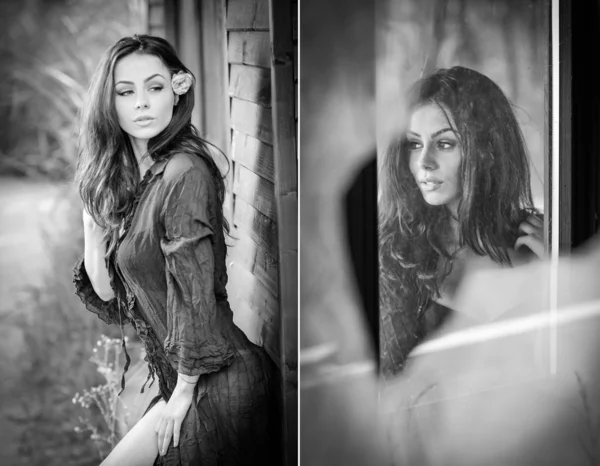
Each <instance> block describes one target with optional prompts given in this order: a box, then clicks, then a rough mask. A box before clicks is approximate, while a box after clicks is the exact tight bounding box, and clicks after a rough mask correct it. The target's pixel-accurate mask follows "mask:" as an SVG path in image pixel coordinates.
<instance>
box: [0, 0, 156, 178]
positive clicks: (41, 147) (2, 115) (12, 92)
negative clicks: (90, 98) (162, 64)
mask: <svg viewBox="0 0 600 466" xmlns="http://www.w3.org/2000/svg"><path fill="white" fill-rule="evenodd" d="M144 2H145V0H127V1H122V0H52V1H50V0H45V1H44V0H27V1H16V0H3V1H2V9H3V15H2V18H1V19H0V66H2V69H3V70H6V72H5V73H2V74H1V75H0V85H1V86H2V89H3V92H2V93H0V108H1V109H2V111H0V124H1V125H2V128H3V131H2V133H1V137H0V171H1V172H4V173H18V174H24V175H28V176H46V177H51V178H54V179H64V178H69V177H70V176H72V173H73V169H74V163H75V161H76V138H75V132H76V128H75V125H76V121H77V114H78V112H79V109H80V108H81V105H82V102H83V98H84V95H85V91H86V88H87V85H88V82H89V79H90V77H91V75H92V73H93V71H94V69H95V67H96V64H97V63H98V61H99V58H100V56H101V54H102V52H103V51H104V50H106V49H107V48H108V47H109V46H110V45H112V44H113V43H114V42H115V41H116V40H118V39H119V38H121V37H123V36H127V35H131V34H132V33H134V32H143V30H142V27H141V25H140V20H139V18H140V17H141V15H140V12H141V11H142V10H143V7H144Z"/></svg>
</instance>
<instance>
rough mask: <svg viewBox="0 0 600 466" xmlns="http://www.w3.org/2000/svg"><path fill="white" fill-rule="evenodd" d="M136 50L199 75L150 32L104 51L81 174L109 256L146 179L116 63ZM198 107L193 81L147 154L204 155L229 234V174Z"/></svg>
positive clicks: (91, 94) (84, 121)
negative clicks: (127, 123) (125, 115)
mask: <svg viewBox="0 0 600 466" xmlns="http://www.w3.org/2000/svg"><path fill="white" fill-rule="evenodd" d="M133 53H137V54H145V55H153V56H156V57H158V58H159V59H160V60H161V61H162V62H163V64H164V65H165V66H166V68H167V69H168V70H169V71H170V72H171V74H175V73H177V72H179V71H183V72H187V73H189V74H190V75H191V76H192V77H193V74H192V73H191V71H190V70H189V69H188V68H186V67H185V65H184V64H183V63H182V62H181V60H179V58H178V57H177V53H176V52H175V49H174V48H173V47H172V46H171V44H169V42H167V41H166V40H165V39H162V38H160V37H155V36H149V35H134V36H133V37H125V38H123V39H120V40H119V41H118V42H117V43H116V44H114V45H113V46H112V47H110V48H109V49H108V50H107V51H106V52H105V53H104V55H103V56H102V59H101V60H100V63H99V64H98V67H97V68H96V70H95V72H94V75H93V77H92V80H91V83H90V87H89V89H88V93H87V96H86V101H85V104H84V106H83V108H82V111H81V114H80V127H79V148H78V149H79V154H78V155H79V157H78V161H77V170H76V176H75V180H76V182H77V183H78V187H79V194H80V196H81V199H82V200H83V203H84V206H85V208H86V210H87V211H88V212H89V214H90V215H91V216H92V217H93V218H94V220H95V221H96V223H97V224H98V225H100V226H101V227H103V228H105V229H106V233H105V239H106V240H107V242H108V247H107V257H108V256H109V255H110V254H111V252H112V251H113V250H114V248H115V246H116V243H117V239H118V234H119V229H120V227H121V225H122V223H123V221H124V220H125V219H126V218H127V216H128V215H129V214H130V213H131V211H132V209H133V203H134V199H135V195H136V193H137V191H138V189H139V185H140V171H139V168H138V163H137V160H136V158H135V154H134V152H133V148H132V146H131V142H130V140H129V137H128V135H127V134H126V133H125V132H124V131H123V130H122V129H121V127H120V125H119V121H118V116H117V112H116V108H115V83H114V70H115V66H116V64H117V62H118V61H119V60H120V59H121V58H123V57H126V56H128V55H130V54H133ZM194 82H195V79H194ZM193 108H194V86H193V85H192V86H191V87H190V89H189V90H188V91H187V93H185V94H183V95H180V96H179V102H178V103H177V105H176V106H175V107H174V111H173V117H172V119H171V121H170V122H169V124H168V125H167V127H166V128H165V129H164V130H163V131H161V132H160V133H159V134H158V135H156V136H155V137H153V138H151V139H150V140H149V141H148V154H147V156H148V157H150V158H151V159H152V160H154V161H155V162H158V161H162V160H166V159H168V158H170V157H171V156H172V155H173V154H174V153H177V152H185V153H189V154H192V155H196V156H199V157H201V158H202V159H203V160H204V161H205V162H206V164H207V165H208V167H209V169H210V171H211V172H212V174H213V175H214V179H215V184H216V187H217V192H218V198H219V201H220V202H219V206H220V214H221V220H222V224H223V229H224V231H225V233H226V234H227V233H229V225H228V223H227V219H225V218H224V216H223V200H224V197H225V183H224V176H223V174H222V173H221V171H220V170H219V168H218V166H217V164H216V163H215V161H214V159H213V158H212V156H211V153H210V150H209V148H208V146H209V145H210V146H212V144H210V143H209V142H208V141H205V140H204V139H203V138H201V137H200V136H199V134H198V131H197V130H196V128H195V127H194V126H193V125H192V121H191V118H192V110H193ZM213 147H214V146H213ZM217 150H218V149H217ZM219 152H220V151H219ZM221 154H222V152H221ZM223 156H224V157H225V155H224V154H223ZM225 158H226V157H225Z"/></svg>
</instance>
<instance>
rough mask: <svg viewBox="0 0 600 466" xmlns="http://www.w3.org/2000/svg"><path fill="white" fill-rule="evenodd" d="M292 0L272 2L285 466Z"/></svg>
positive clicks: (290, 414)
mask: <svg viewBox="0 0 600 466" xmlns="http://www.w3.org/2000/svg"><path fill="white" fill-rule="evenodd" d="M293 14H294V12H293V11H292V4H291V1H290V0H270V1H269V15H270V23H271V29H270V32H271V47H272V57H271V60H272V62H271V88H272V91H271V93H272V94H271V102H272V104H271V107H272V115H273V146H274V159H275V160H274V162H275V163H274V164H275V201H276V206H277V218H278V228H277V230H278V244H279V283H280V285H279V302H280V312H281V335H280V341H281V373H282V378H283V404H284V406H283V407H284V429H283V437H284V445H285V450H284V464H285V465H289V466H291V465H295V464H297V461H298V445H297V438H298V434H297V426H298V366H297V364H298V360H297V358H298V168H297V154H296V123H295V84H294V44H293V40H292V15H293Z"/></svg>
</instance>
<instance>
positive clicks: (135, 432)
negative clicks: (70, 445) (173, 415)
mask: <svg viewBox="0 0 600 466" xmlns="http://www.w3.org/2000/svg"><path fill="white" fill-rule="evenodd" d="M165 405H166V403H165V402H164V400H160V401H159V402H158V403H156V404H155V405H154V406H153V407H152V409H151V410H150V411H148V412H147V413H146V414H145V415H144V417H142V419H140V420H139V421H138V423H137V424H136V425H135V426H133V427H132V429H131V430H130V431H129V432H128V433H127V435H125V437H123V439H122V440H121V441H120V442H119V443H118V444H117V446H116V447H115V448H114V450H113V451H111V452H110V455H108V457H107V458H106V459H105V460H104V461H103V462H102V464H101V465H100V466H122V465H124V464H126V465H128V466H152V465H153V464H154V460H155V459H156V456H157V455H158V434H157V433H156V432H155V431H154V428H155V427H156V426H157V424H158V421H159V419H160V416H161V414H162V410H163V408H164V407H165Z"/></svg>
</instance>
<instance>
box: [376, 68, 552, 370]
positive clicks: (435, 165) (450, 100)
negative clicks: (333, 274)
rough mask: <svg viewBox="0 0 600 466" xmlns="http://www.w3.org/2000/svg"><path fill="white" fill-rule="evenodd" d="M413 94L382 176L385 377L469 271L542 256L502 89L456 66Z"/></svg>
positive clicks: (518, 137) (524, 160) (435, 321)
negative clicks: (406, 119) (404, 128)
mask: <svg viewBox="0 0 600 466" xmlns="http://www.w3.org/2000/svg"><path fill="white" fill-rule="evenodd" d="M409 96H410V97H409V124H408V128H407V131H406V134H404V135H403V136H402V137H401V138H400V140H399V141H397V143H395V144H394V145H392V146H391V147H390V149H389V150H388V152H387V154H386V156H385V158H384V162H383V166H382V176H381V180H382V198H381V204H380V219H379V234H380V264H381V280H380V283H381V286H380V305H381V328H380V337H381V370H382V373H383V374H384V375H385V376H390V375H394V374H396V373H398V372H399V371H400V370H401V369H402V367H403V365H404V363H405V360H406V357H407V355H408V353H409V352H410V350H411V349H412V348H413V347H414V346H416V345H417V344H418V343H419V342H420V341H421V340H422V339H423V338H424V337H425V336H426V335H427V334H428V333H429V332H431V331H433V330H434V329H435V328H437V327H438V326H439V325H440V324H441V323H442V322H443V321H444V319H445V318H446V317H447V316H448V315H449V313H450V312H451V310H452V309H454V307H453V298H454V294H455V291H456V289H457V287H458V285H459V283H460V279H461V276H462V275H463V274H464V272H465V270H467V269H468V270H469V271H473V270H475V269H478V268H490V267H504V266H511V265H514V264H515V263H521V262H523V261H526V260H529V258H530V256H531V252H532V251H533V253H535V255H537V256H540V257H541V256H542V255H543V254H544V244H543V239H542V238H543V233H542V228H543V224H542V221H541V220H540V218H539V217H538V215H537V212H536V210H535V209H534V206H533V201H532V197H531V188H530V175H529V160H528V157H527V151H526V147H525V142H524V140H523V136H522V133H521V130H520V128H519V125H518V123H517V120H516V118H515V115H514V113H513V110H512V108H511V105H510V102H509V101H508V99H507V98H506V96H505V95H504V93H503V92H502V91H501V90H500V88H499V87H498V86H497V85H496V84H495V83H494V82H493V81H491V80H490V79H489V78H487V77H486V76H484V75H482V74H481V73H478V72H477V71H474V70H470V69H467V68H463V67H459V66H457V67H454V68H451V69H441V70H438V71H437V72H435V73H433V74H432V75H430V76H427V77H425V78H423V79H421V80H420V81H418V82H417V83H416V84H415V85H414V86H413V87H412V88H411V91H410V93H409ZM456 311H460V309H456ZM478 317H479V316H475V318H476V319H477V318H478Z"/></svg>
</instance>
